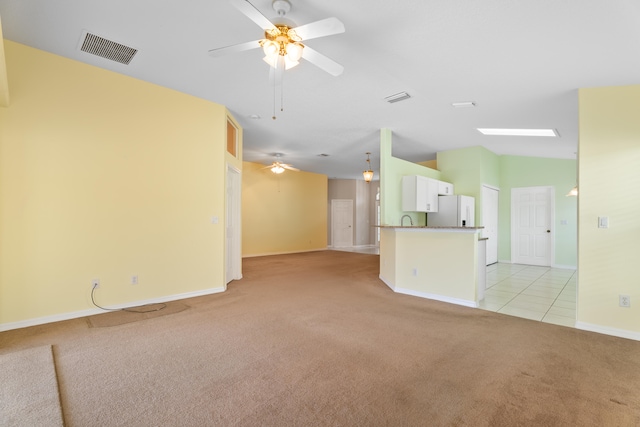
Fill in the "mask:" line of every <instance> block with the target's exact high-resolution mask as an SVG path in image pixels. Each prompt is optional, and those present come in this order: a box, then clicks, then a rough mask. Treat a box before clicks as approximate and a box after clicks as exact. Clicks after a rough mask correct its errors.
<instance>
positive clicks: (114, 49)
mask: <svg viewBox="0 0 640 427" xmlns="http://www.w3.org/2000/svg"><path fill="white" fill-rule="evenodd" d="M81 40H82V45H81V46H80V50H81V51H83V52H87V53H90V54H92V55H97V56H100V57H102V58H106V59H110V60H112V61H116V62H119V63H121V64H125V65H129V62H131V60H132V59H133V57H134V55H135V54H136V53H137V52H138V49H134V48H132V47H129V46H125V45H123V44H120V43H116V42H114V41H111V40H107V39H105V38H103V37H100V36H96V35H95V34H91V33H88V32H84V33H83V37H82V39H81Z"/></svg>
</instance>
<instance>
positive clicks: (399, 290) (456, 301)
mask: <svg viewBox="0 0 640 427" xmlns="http://www.w3.org/2000/svg"><path fill="white" fill-rule="evenodd" d="M378 277H379V278H380V280H382V282H383V283H384V284H385V285H387V286H388V287H389V288H390V289H391V290H392V291H393V292H396V293H398V294H405V295H411V296H414V297H420V298H427V299H432V300H436V301H442V302H448V303H450V304H456V305H464V306H465V307H473V308H477V307H478V303H477V302H475V301H469V300H465V299H459V298H451V297H445V296H443V295H437V294H429V293H427V292H419V291H414V290H412V289H405V288H398V287H396V286H393V285H391V284H390V283H389V282H388V281H387V280H385V278H384V277H382V276H381V275H380V276H378Z"/></svg>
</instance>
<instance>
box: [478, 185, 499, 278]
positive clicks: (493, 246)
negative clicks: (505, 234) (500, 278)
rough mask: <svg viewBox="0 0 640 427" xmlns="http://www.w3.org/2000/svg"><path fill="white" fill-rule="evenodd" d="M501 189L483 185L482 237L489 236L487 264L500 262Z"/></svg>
mask: <svg viewBox="0 0 640 427" xmlns="http://www.w3.org/2000/svg"><path fill="white" fill-rule="evenodd" d="M499 195H500V190H498V189H497V188H495V187H490V186H488V185H483V186H482V225H483V226H484V228H483V229H482V237H486V238H487V260H486V262H487V265H491V264H495V263H496V262H498V197H499Z"/></svg>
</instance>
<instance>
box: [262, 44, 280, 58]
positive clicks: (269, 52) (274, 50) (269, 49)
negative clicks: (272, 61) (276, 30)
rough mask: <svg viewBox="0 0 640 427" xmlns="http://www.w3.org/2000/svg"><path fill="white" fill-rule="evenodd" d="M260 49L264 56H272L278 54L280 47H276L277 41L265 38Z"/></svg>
mask: <svg viewBox="0 0 640 427" xmlns="http://www.w3.org/2000/svg"><path fill="white" fill-rule="evenodd" d="M262 50H263V51H264V54H265V55H266V56H268V57H274V56H276V55H277V54H278V51H279V50H280V48H279V47H278V43H276V42H274V41H272V40H265V41H264V43H262Z"/></svg>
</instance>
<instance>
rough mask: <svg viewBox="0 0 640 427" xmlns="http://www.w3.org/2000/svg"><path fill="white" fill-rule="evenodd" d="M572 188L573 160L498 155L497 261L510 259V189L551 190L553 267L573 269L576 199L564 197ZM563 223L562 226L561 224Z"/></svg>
mask: <svg viewBox="0 0 640 427" xmlns="http://www.w3.org/2000/svg"><path fill="white" fill-rule="evenodd" d="M575 185H576V161H575V160H570V159H546V158H539V157H521V156H500V211H499V213H498V215H499V218H500V220H499V224H498V228H499V229H498V259H499V260H509V259H511V189H512V188H519V187H543V186H551V187H554V188H555V223H554V224H553V227H554V228H555V259H554V260H553V264H554V265H556V266H563V267H571V268H575V267H576V266H577V261H578V254H577V250H578V242H577V233H578V221H577V213H578V207H577V199H576V197H567V196H566V194H567V193H568V192H569V190H571V189H572V188H573V187H574V186H575ZM563 221H566V225H565V224H562V222H563Z"/></svg>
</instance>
